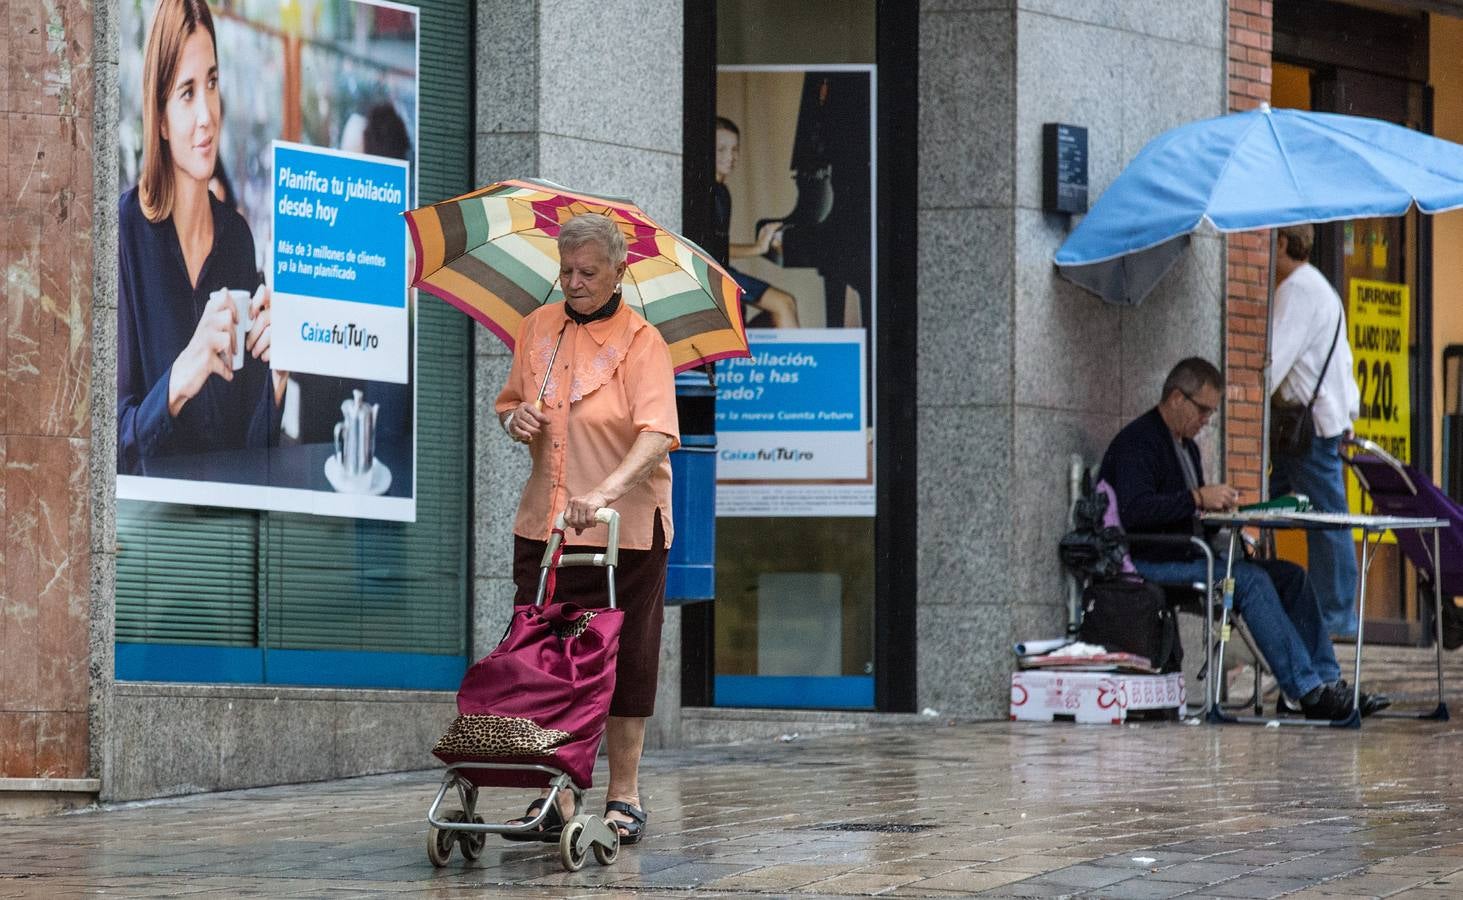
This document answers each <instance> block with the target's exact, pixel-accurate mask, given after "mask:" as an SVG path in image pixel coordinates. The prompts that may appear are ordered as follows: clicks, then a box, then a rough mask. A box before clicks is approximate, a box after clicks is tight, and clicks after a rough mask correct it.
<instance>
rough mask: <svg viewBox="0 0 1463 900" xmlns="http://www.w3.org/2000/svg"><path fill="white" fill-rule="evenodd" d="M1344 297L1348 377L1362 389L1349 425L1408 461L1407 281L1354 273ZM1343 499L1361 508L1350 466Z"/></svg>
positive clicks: (1409, 307) (1409, 308)
mask: <svg viewBox="0 0 1463 900" xmlns="http://www.w3.org/2000/svg"><path fill="white" fill-rule="evenodd" d="M1348 299H1349V301H1350V302H1349V304H1348V309H1347V331H1348V335H1347V337H1348V338H1349V340H1350V341H1351V356H1352V365H1353V366H1354V369H1353V370H1352V376H1353V377H1354V378H1355V379H1356V386H1357V388H1358V389H1359V390H1360V391H1361V415H1360V416H1359V417H1358V418H1357V420H1356V423H1355V424H1354V425H1353V426H1352V427H1353V430H1354V431H1355V432H1356V435H1357V437H1364V438H1366V439H1368V440H1370V441H1374V442H1375V443H1377V444H1378V445H1380V446H1381V447H1382V449H1384V450H1386V451H1387V452H1388V453H1390V454H1392V455H1393V456H1395V457H1397V458H1398V459H1399V460H1401V461H1402V462H1411V461H1412V398H1411V393H1410V390H1409V388H1408V385H1409V384H1410V383H1411V378H1410V376H1411V372H1410V371H1409V359H1408V344H1409V341H1410V340H1411V331H1410V321H1409V320H1410V318H1411V315H1412V298H1411V296H1410V295H1409V292H1408V289H1407V285H1405V284H1393V283H1391V282H1387V281H1367V280H1365V279H1361V278H1353V279H1351V293H1350V297H1349V298H1348ZM1346 498H1347V505H1348V506H1349V507H1350V508H1351V511H1352V512H1363V511H1364V510H1363V509H1362V495H1361V489H1360V486H1359V485H1358V484H1357V483H1356V478H1355V476H1353V475H1352V474H1351V473H1350V471H1348V472H1347V475H1346ZM1388 537H1389V538H1390V537H1391V535H1390V532H1389V533H1388Z"/></svg>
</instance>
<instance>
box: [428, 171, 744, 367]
mask: <svg viewBox="0 0 1463 900" xmlns="http://www.w3.org/2000/svg"><path fill="white" fill-rule="evenodd" d="M587 212H595V213H601V214H603V215H605V216H608V217H609V218H610V219H612V220H613V221H614V222H615V223H616V224H617V225H619V227H620V230H621V231H622V232H623V233H624V235H625V243H626V245H627V248H628V254H627V256H626V260H625V262H626V267H625V277H624V279H623V280H622V282H621V286H622V290H623V297H624V301H625V302H626V303H628V304H629V305H630V307H631V308H632V309H634V310H635V311H636V312H638V313H640V314H641V315H642V316H644V317H645V319H646V320H647V321H649V322H650V323H651V324H652V325H654V326H656V328H658V329H660V333H661V335H662V336H663V337H664V338H665V341H666V343H667V344H669V345H670V350H671V360H672V362H673V363H674V364H675V368H676V371H677V372H682V371H685V370H686V369H689V368H692V367H694V366H698V365H701V364H703V363H707V362H711V361H712V360H717V359H725V358H728V357H734V356H748V355H749V354H748V352H747V334H746V330H745V327H744V326H743V324H742V304H741V289H740V288H739V287H737V283H736V282H735V281H733V280H732V277H731V276H730V275H728V274H727V273H726V270H725V269H723V268H722V267H721V266H719V265H717V264H716V261H715V260H713V259H712V258H711V257H710V255H708V254H707V253H706V251H704V250H702V249H701V248H700V247H697V246H696V245H695V244H693V243H691V242H690V241H689V240H687V239H686V238H684V237H681V236H680V235H677V234H675V233H674V232H671V231H669V230H667V229H665V228H663V227H661V226H660V225H657V224H656V223H655V221H654V220H653V219H651V218H650V217H649V216H647V215H646V214H645V213H644V212H643V211H642V210H641V209H640V208H639V207H637V206H636V205H635V204H633V203H631V202H630V201H628V200H621V199H617V198H613V197H594V196H590V195H588V194H580V193H575V192H573V191H570V190H568V189H566V188H563V187H560V186H559V185H556V184H553V183H551V182H547V181H536V180H531V179H522V180H512V181H500V182H498V183H496V184H491V185H488V186H487V187H485V188H481V189H479V190H476V191H473V192H472V193H469V194H463V195H462V196H461V197H454V198H453V199H451V200H444V201H442V202H441V203H435V204H433V205H431V206H423V207H421V208H419V209H414V210H411V211H410V212H408V213H407V214H406V221H407V225H408V227H409V228H410V229H411V237H412V243H413V245H414V246H415V248H416V270H415V272H414V273H413V275H412V286H413V287H418V288H422V289H423V290H426V291H428V292H429V293H432V294H435V295H436V296H438V297H441V298H442V299H443V300H446V301H447V302H448V303H450V304H452V305H453V306H455V307H457V308H458V309H460V310H462V311H463V312H465V313H467V314H468V315H470V316H472V317H473V318H474V319H477V320H478V321H479V322H482V323H483V324H484V325H486V326H488V328H490V329H492V331H493V333H494V334H496V335H497V336H498V337H499V338H501V339H502V340H503V342H504V343H506V344H507V345H508V346H509V347H512V346H513V339H514V336H515V335H517V334H518V325H519V323H520V322H522V321H523V317H524V316H526V315H528V314H529V313H530V312H532V311H533V310H535V309H537V308H538V307H540V306H542V305H544V304H547V303H555V302H558V301H560V300H563V299H564V294H563V292H562V291H561V290H560V289H559V285H558V278H559V249H558V244H557V238H558V236H559V228H560V226H562V225H563V223H565V222H567V221H568V220H569V219H571V218H573V217H574V216H577V215H579V214H581V213H587Z"/></svg>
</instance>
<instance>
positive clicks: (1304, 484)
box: [1270, 436, 1357, 637]
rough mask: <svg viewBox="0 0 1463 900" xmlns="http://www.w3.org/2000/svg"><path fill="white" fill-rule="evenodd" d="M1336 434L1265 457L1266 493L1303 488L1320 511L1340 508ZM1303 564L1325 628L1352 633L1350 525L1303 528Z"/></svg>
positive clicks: (1342, 498) (1343, 494) (1342, 489)
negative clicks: (1295, 451)
mask: <svg viewBox="0 0 1463 900" xmlns="http://www.w3.org/2000/svg"><path fill="white" fill-rule="evenodd" d="M1342 465H1343V463H1342V462H1341V438H1340V436H1337V437H1333V438H1321V437H1318V438H1316V439H1314V440H1313V441H1311V449H1310V452H1309V453H1307V454H1306V455H1305V456H1302V457H1299V458H1296V459H1290V458H1286V457H1277V458H1275V459H1272V460H1270V466H1271V470H1270V496H1272V497H1279V496H1280V495H1282V494H1305V495H1306V496H1307V497H1309V498H1310V499H1311V505H1312V506H1314V507H1315V508H1316V509H1317V510H1318V511H1320V512H1339V513H1344V512H1346V482H1345V480H1344V479H1343V477H1342V471H1341V467H1342ZM1306 546H1307V548H1308V550H1309V553H1308V563H1307V566H1306V568H1307V569H1308V570H1309V571H1310V574H1311V585H1312V586H1313V587H1314V588H1315V591H1316V600H1317V602H1319V603H1320V605H1321V616H1322V618H1323V619H1324V620H1325V622H1326V629H1327V631H1328V632H1329V633H1331V634H1334V635H1338V636H1342V637H1353V636H1355V635H1356V578H1357V574H1356V544H1355V542H1354V541H1352V539H1351V529H1349V528H1338V529H1333V530H1329V531H1307V532H1306Z"/></svg>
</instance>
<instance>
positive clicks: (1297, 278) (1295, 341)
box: [1267, 225, 1361, 637]
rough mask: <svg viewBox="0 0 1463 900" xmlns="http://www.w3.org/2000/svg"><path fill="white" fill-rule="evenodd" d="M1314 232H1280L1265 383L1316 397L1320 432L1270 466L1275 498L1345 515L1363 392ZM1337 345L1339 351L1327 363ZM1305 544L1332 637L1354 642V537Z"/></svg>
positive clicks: (1313, 538) (1286, 395) (1298, 396)
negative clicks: (1345, 463) (1348, 462)
mask: <svg viewBox="0 0 1463 900" xmlns="http://www.w3.org/2000/svg"><path fill="white" fill-rule="evenodd" d="M1315 233H1316V230H1315V226H1313V225H1292V226H1289V227H1286V228H1281V229H1279V230H1278V231H1277V232H1276V238H1275V248H1276V254H1275V279H1276V286H1275V324H1274V329H1273V332H1272V336H1271V351H1270V369H1269V372H1268V373H1267V376H1268V380H1267V383H1268V384H1270V385H1272V386H1273V389H1274V391H1275V393H1276V394H1278V395H1279V396H1280V398H1281V399H1283V400H1286V401H1288V402H1291V403H1299V404H1302V405H1303V404H1306V403H1309V402H1310V400H1311V395H1312V393H1315V397H1316V403H1315V406H1314V407H1313V408H1312V409H1311V416H1312V418H1313V420H1314V422H1315V426H1316V432H1315V439H1314V440H1312V441H1311V449H1310V451H1309V452H1308V453H1307V454H1306V455H1304V456H1301V457H1298V458H1290V457H1275V458H1272V459H1271V460H1270V465H1271V470H1270V494H1271V496H1279V495H1280V494H1289V493H1300V494H1305V495H1306V496H1308V497H1309V498H1310V500H1311V503H1312V504H1313V505H1314V506H1315V508H1316V509H1318V510H1321V511H1323V512H1345V511H1346V484H1345V481H1344V480H1343V477H1342V462H1341V449H1340V448H1341V439H1342V438H1343V437H1345V436H1347V435H1349V434H1350V433H1351V423H1352V422H1353V421H1354V420H1355V419H1356V417H1357V416H1358V415H1359V413H1360V409H1361V406H1360V404H1361V392H1360V391H1359V390H1357V387H1356V381H1355V379H1354V378H1353V377H1352V374H1351V371H1352V359H1351V344H1350V343H1348V341H1347V338H1346V321H1345V318H1346V317H1345V309H1344V307H1343V306H1342V303H1341V297H1340V296H1339V295H1337V293H1336V291H1335V289H1333V288H1332V287H1331V284H1330V283H1329V282H1328V281H1326V276H1324V275H1322V274H1321V273H1320V271H1319V270H1318V269H1317V268H1316V267H1315V266H1313V265H1311V264H1310V262H1309V259H1310V255H1311V247H1312V245H1313V244H1314V243H1315ZM1338 326H1339V329H1340V330H1339V336H1338V330H1337V329H1338ZM1333 340H1334V342H1335V347H1336V349H1335V352H1334V353H1333V354H1332V355H1331V361H1330V363H1329V365H1328V364H1327V362H1326V357H1327V354H1328V353H1331V346H1332V342H1333ZM1322 367H1324V368H1325V371H1324V372H1322ZM1318 382H1319V383H1320V391H1319V392H1316V385H1317V383H1318ZM1306 541H1307V544H1308V548H1309V556H1310V560H1309V564H1308V565H1307V569H1308V570H1309V572H1310V577H1311V584H1312V585H1313V586H1314V587H1315V590H1316V599H1317V600H1319V601H1320V606H1321V614H1322V615H1323V616H1324V617H1325V621H1326V625H1327V627H1328V628H1329V629H1330V632H1331V635H1332V636H1333V637H1355V636H1356V628H1357V621H1356V579H1357V572H1356V548H1355V546H1354V545H1353V544H1352V540H1351V531H1350V530H1348V529H1335V530H1328V531H1307V532H1306Z"/></svg>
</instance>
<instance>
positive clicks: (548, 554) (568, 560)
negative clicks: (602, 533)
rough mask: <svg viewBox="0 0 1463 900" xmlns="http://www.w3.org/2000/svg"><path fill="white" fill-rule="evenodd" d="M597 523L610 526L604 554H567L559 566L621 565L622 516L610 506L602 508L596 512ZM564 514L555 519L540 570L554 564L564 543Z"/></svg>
mask: <svg viewBox="0 0 1463 900" xmlns="http://www.w3.org/2000/svg"><path fill="white" fill-rule="evenodd" d="M594 518H595V520H596V521H599V522H603V523H604V524H605V525H608V526H609V531H610V534H609V539H608V541H607V542H606V543H605V550H604V552H603V553H566V554H564V555H563V556H561V557H560V558H559V566H560V567H563V566H617V565H619V564H620V514H619V513H618V512H616V511H615V510H613V509H610V508H609V507H608V506H605V507H601V508H600V509H598V510H596V511H595V514H594ZM564 528H565V525H564V514H563V513H559V514H558V515H557V516H556V517H554V530H553V531H552V532H550V533H549V543H548V546H546V547H545V548H544V558H543V561H542V562H541V563H539V568H542V569H547V568H548V567H549V566H551V565H553V563H554V554H555V553H557V552H559V545H560V544H561V543H563V541H564V537H563V535H564Z"/></svg>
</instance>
